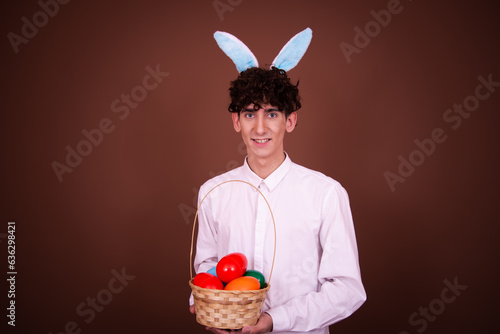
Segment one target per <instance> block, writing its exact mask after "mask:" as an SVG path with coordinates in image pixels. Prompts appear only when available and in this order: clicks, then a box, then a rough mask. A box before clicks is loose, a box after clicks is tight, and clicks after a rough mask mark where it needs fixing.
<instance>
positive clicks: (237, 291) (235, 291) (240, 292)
mask: <svg viewBox="0 0 500 334" xmlns="http://www.w3.org/2000/svg"><path fill="white" fill-rule="evenodd" d="M189 285H190V286H191V288H192V289H193V288H196V289H198V290H201V291H213V292H218V293H222V294H235V295H238V294H243V293H252V291H254V293H258V292H264V291H268V290H269V289H270V288H271V285H270V284H269V283H266V286H265V287H263V288H261V289H258V290H224V289H207V288H202V287H199V286H198V285H195V284H193V279H190V280H189Z"/></svg>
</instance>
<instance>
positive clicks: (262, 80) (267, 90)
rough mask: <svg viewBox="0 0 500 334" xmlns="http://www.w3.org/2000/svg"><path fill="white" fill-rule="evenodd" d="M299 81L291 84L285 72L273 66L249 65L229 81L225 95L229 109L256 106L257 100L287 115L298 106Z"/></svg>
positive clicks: (257, 107)
mask: <svg viewBox="0 0 500 334" xmlns="http://www.w3.org/2000/svg"><path fill="white" fill-rule="evenodd" d="M298 86H299V82H298V81H297V84H296V85H294V84H292V83H291V82H290V78H288V76H287V75H286V72H285V71H283V70H280V69H278V68H276V67H274V66H273V67H272V68H271V69H269V70H267V69H263V68H259V67H252V68H249V69H247V70H245V71H243V72H241V73H240V75H239V76H238V78H237V79H236V80H234V81H231V87H230V88H229V96H230V97H231V104H230V105H229V108H228V110H229V112H232V113H240V112H241V110H243V108H245V107H246V106H248V105H249V104H252V103H253V104H254V105H255V106H254V108H255V109H256V110H258V109H259V108H260V105H259V104H270V105H272V106H275V107H277V108H278V109H279V110H280V111H283V112H284V113H285V116H286V117H288V115H290V114H291V113H292V112H294V111H297V110H299V109H300V107H301V104H300V96H299V89H298V88H297V87H298Z"/></svg>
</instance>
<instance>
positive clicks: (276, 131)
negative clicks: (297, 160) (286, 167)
mask: <svg viewBox="0 0 500 334" xmlns="http://www.w3.org/2000/svg"><path fill="white" fill-rule="evenodd" d="M232 117H233V126H234V129H235V130H236V132H241V136H242V137H243V141H244V142H245V144H246V146H247V154H248V158H249V159H255V158H258V159H270V160H271V161H277V160H281V161H282V160H283V138H284V136H285V132H291V131H293V129H294V128H295V124H296V123H297V113H296V112H293V113H291V114H290V115H289V116H288V117H287V118H285V114H284V113H283V112H281V111H279V110H278V108H277V107H274V106H272V105H269V104H262V105H260V109H258V110H254V105H253V104H250V105H248V106H246V107H245V108H243V110H242V111H241V112H240V114H239V115H238V114H237V113H233V114H232Z"/></svg>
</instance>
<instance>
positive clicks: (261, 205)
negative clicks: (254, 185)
mask: <svg viewBox="0 0 500 334" xmlns="http://www.w3.org/2000/svg"><path fill="white" fill-rule="evenodd" d="M265 189H266V186H265V185H263V184H262V183H261V184H260V185H259V190H260V191H261V192H262V194H263V195H264V196H266V197H267V195H266V191H265ZM257 196H258V200H257V215H256V217H257V219H256V222H255V253H254V268H253V269H255V270H258V271H260V272H263V271H264V270H263V269H264V240H265V236H266V225H267V219H268V211H269V208H268V207H267V204H266V201H265V200H264V198H263V197H262V196H261V195H260V194H259V193H258V192H257Z"/></svg>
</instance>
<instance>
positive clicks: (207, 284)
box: [193, 273, 224, 290]
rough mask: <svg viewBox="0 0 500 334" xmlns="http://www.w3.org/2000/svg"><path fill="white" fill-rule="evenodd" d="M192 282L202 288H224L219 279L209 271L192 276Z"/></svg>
mask: <svg viewBox="0 0 500 334" xmlns="http://www.w3.org/2000/svg"><path fill="white" fill-rule="evenodd" d="M193 284H194V285H196V286H199V287H200V288H204V289H217V290H222V289H224V286H223V285H222V282H221V280H220V279H218V278H217V277H216V276H214V275H212V274H209V273H199V274H198V275H196V276H195V277H194V278H193Z"/></svg>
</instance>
